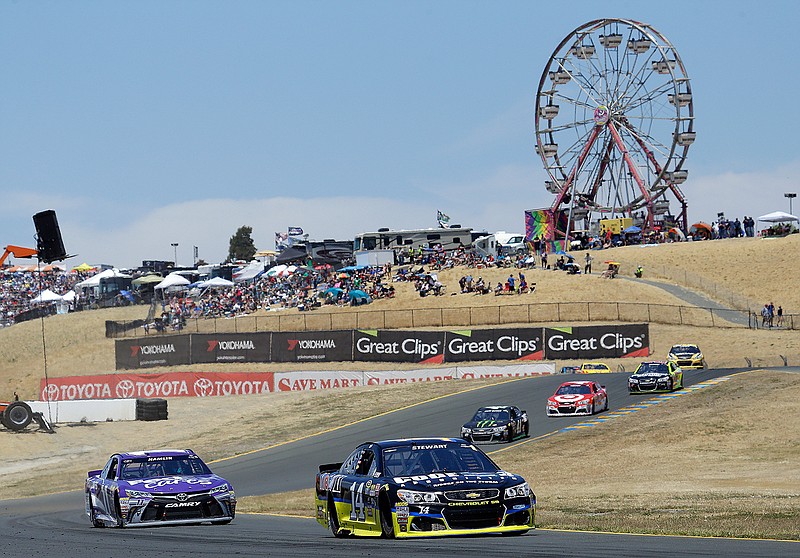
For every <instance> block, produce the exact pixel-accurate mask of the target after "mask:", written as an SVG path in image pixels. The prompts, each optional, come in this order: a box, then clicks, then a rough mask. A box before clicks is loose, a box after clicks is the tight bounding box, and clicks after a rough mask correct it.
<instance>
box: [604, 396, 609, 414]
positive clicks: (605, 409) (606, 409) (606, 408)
mask: <svg viewBox="0 0 800 558" xmlns="http://www.w3.org/2000/svg"><path fill="white" fill-rule="evenodd" d="M603 410H604V411H608V397H606V406H605V407H603Z"/></svg>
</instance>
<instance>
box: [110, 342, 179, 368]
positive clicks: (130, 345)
mask: <svg viewBox="0 0 800 558" xmlns="http://www.w3.org/2000/svg"><path fill="white" fill-rule="evenodd" d="M114 350H115V353H116V361H117V370H128V369H131V368H148V367H152V366H174V365H176V364H189V363H190V359H189V336H188V335H164V336H158V337H140V338H139V339H117V341H116V343H115V345H114Z"/></svg>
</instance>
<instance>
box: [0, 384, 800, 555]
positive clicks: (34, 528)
mask: <svg viewBox="0 0 800 558" xmlns="http://www.w3.org/2000/svg"><path fill="white" fill-rule="evenodd" d="M734 372H737V371H735V370H703V371H688V372H687V373H686V378H685V383H686V385H687V386H691V385H694V384H701V383H702V382H706V381H708V380H713V379H714V378H718V377H722V376H725V375H728V374H731V373H734ZM627 376H628V375H627V374H601V375H590V376H564V375H555V376H549V377H541V378H529V379H523V380H516V381H511V382H505V383H501V384H499V385H495V386H490V387H486V388H482V389H476V390H471V391H468V392H466V393H462V394H459V395H456V396H450V397H444V398H440V399H438V400H435V401H432V402H429V403H423V404H420V405H416V406H413V407H410V408H407V409H405V410H401V411H398V412H394V413H389V414H386V415H383V416H379V417H376V418H373V419H369V420H366V421H360V422H357V423H354V424H351V425H349V426H346V427H344V428H340V429H337V430H333V431H330V432H327V433H324V434H320V435H316V436H310V437H308V438H305V439H300V440H298V441H295V442H291V443H287V444H283V445H279V446H276V447H273V448H268V449H265V450H261V451H257V452H253V453H250V454H247V455H243V456H239V457H235V458H231V459H227V460H222V461H220V462H218V463H216V464H214V465H213V469H214V470H215V472H218V473H219V474H221V475H222V476H224V477H226V478H227V479H228V480H230V481H231V482H232V483H233V485H234V486H235V487H236V492H237V494H238V495H241V496H243V495H254V494H264V493H269V492H283V491H288V490H296V489H302V488H309V487H311V486H313V482H314V474H315V473H316V469H317V465H318V464H319V463H329V462H335V461H340V460H342V459H343V458H345V457H346V456H347V455H348V454H349V452H350V451H351V450H352V448H354V447H355V446H356V445H357V444H358V443H360V442H362V441H364V440H370V439H371V440H377V439H387V438H398V437H410V436H457V435H458V434H459V433H460V427H461V424H462V423H463V422H465V421H466V420H467V419H468V418H469V417H471V416H472V413H473V412H474V411H475V409H477V408H478V407H480V406H482V405H491V404H515V405H518V406H519V407H521V408H523V409H526V410H527V411H528V414H529V417H530V419H531V438H535V437H537V436H541V435H544V434H548V433H550V432H553V431H556V430H559V429H561V428H565V427H569V426H571V425H574V424H577V423H583V422H586V421H587V419H588V417H570V418H565V417H561V418H547V417H546V416H545V414H544V406H545V401H546V399H547V397H549V396H550V395H552V393H553V391H555V388H556V387H557V386H558V385H559V384H560V383H561V382H562V381H565V380H566V379H572V378H592V379H596V380H598V381H599V382H600V383H602V384H603V385H605V386H606V387H607V388H608V391H609V402H610V409H611V411H614V410H616V409H620V408H622V407H629V406H630V405H632V404H636V403H639V402H643V401H646V400H648V399H650V396H629V395H628V394H627V383H626V382H627ZM604 414H605V413H601V414H600V415H598V418H600V417H603V415H604ZM609 414H612V413H609ZM611 420H613V419H611ZM517 443H526V442H525V441H524V440H523V441H520V442H517ZM483 447H484V449H485V450H487V451H489V452H490V453H491V451H492V450H495V449H500V448H502V447H507V446H499V445H498V446H483ZM87 467H88V465H87ZM533 483H534V485H535V480H533ZM480 552H483V553H487V554H488V553H491V555H492V556H581V557H584V556H615V557H626V556H631V557H643V556H647V557H650V556H724V555H726V556H745V557H746V556H752V557H771V556H774V557H784V556H791V555H795V556H797V555H800V543H794V542H780V541H752V540H735V539H708V538H692V537H657V536H641V535H616V534H606V533H585V532H562V531H544V530H535V531H531V532H530V533H528V534H527V535H525V536H522V537H465V538H443V539H435V538H431V539H417V540H410V541H405V540H395V541H385V540H380V539H344V540H340V539H334V538H333V537H332V536H331V535H330V534H329V532H328V531H327V530H326V529H324V528H322V527H321V526H320V525H318V524H317V523H316V521H314V520H311V519H303V518H287V517H274V516H258V515H245V514H239V515H238V516H237V517H236V520H235V521H233V523H231V524H230V525H224V526H211V525H202V526H189V527H185V526H176V527H157V528H149V529H124V530H118V529H94V528H92V527H90V525H89V522H88V520H87V519H86V517H85V516H84V514H83V493H82V492H81V491H74V492H68V493H63V494H55V495H51V496H43V497H38V498H30V499H25V500H6V501H0V554H1V555H2V556H20V557H23V556H25V557H36V558H47V557H59V558H61V557H66V556H69V557H75V558H83V557H86V558H89V557H92V558H95V557H115V556H131V555H133V556H135V555H157V556H159V557H161V556H221V555H223V556H227V555H231V556H287V557H290V556H298V557H300V556H314V557H327V556H343V557H344V556H347V557H352V556H401V555H402V556H422V555H426V556H457V555H464V556H465V555H472V554H474V553H480Z"/></svg>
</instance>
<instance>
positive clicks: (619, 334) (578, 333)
mask: <svg viewBox="0 0 800 558" xmlns="http://www.w3.org/2000/svg"><path fill="white" fill-rule="evenodd" d="M544 339H545V347H544V353H545V356H546V357H547V358H548V359H596V358H622V357H645V356H648V355H649V354H650V335H649V328H648V325H647V324H625V325H606V326H577V327H554V328H548V327H546V328H544Z"/></svg>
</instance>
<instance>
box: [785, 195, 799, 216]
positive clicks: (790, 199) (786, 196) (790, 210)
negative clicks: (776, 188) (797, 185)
mask: <svg viewBox="0 0 800 558" xmlns="http://www.w3.org/2000/svg"><path fill="white" fill-rule="evenodd" d="M783 196H784V197H785V198H789V215H794V213H792V200H793V199H794V198H796V197H797V192H786V193H785V194H784V195H783Z"/></svg>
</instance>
